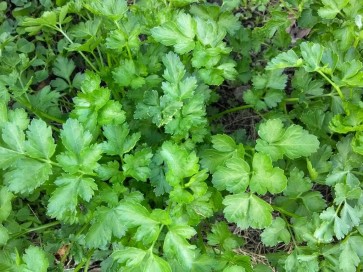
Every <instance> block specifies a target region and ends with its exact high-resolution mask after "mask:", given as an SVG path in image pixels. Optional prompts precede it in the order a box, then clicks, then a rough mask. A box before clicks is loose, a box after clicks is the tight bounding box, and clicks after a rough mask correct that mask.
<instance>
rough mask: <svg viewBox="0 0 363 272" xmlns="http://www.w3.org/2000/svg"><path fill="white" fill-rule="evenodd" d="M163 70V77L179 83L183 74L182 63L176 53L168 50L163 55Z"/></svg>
mask: <svg viewBox="0 0 363 272" xmlns="http://www.w3.org/2000/svg"><path fill="white" fill-rule="evenodd" d="M163 63H164V65H165V70H164V74H163V77H164V78H165V79H166V80H167V81H169V82H170V83H179V82H180V81H181V80H182V79H183V77H184V75H185V72H186V71H185V67H184V64H183V63H182V62H181V61H180V58H179V57H178V55H177V54H175V53H173V52H169V53H168V54H166V55H165V56H164V57H163Z"/></svg>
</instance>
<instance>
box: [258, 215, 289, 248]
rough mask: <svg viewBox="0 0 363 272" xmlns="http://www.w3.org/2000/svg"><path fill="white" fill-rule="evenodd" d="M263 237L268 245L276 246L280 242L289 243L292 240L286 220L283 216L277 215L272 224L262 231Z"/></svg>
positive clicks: (263, 240)
mask: <svg viewBox="0 0 363 272" xmlns="http://www.w3.org/2000/svg"><path fill="white" fill-rule="evenodd" d="M261 238H262V242H263V243H264V244H265V245H266V246H275V245H277V244H278V243H280V242H284V243H285V244H288V243H289V242H290V232H289V231H288V230H287V228H286V223H285V221H284V220H283V219H282V218H280V217H277V218H275V219H274V220H273V221H272V224H271V225H270V226H268V227H267V228H266V229H265V230H264V231H263V232H262V233H261Z"/></svg>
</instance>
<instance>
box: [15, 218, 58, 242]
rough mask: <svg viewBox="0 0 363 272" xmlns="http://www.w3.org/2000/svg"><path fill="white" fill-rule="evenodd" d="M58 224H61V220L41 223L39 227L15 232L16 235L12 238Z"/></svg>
mask: <svg viewBox="0 0 363 272" xmlns="http://www.w3.org/2000/svg"><path fill="white" fill-rule="evenodd" d="M57 225H60V222H58V221H54V222H50V223H48V224H44V225H41V226H39V227H35V228H31V229H27V230H25V231H22V232H18V233H15V234H14V235H12V236H10V239H16V238H18V237H20V236H23V235H25V234H28V233H30V232H35V231H40V230H44V229H48V228H51V227H54V226H57Z"/></svg>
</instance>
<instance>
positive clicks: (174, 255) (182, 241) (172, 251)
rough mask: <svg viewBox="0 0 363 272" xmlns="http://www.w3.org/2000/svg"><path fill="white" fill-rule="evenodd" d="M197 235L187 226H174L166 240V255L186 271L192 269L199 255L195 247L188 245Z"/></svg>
mask: <svg viewBox="0 0 363 272" xmlns="http://www.w3.org/2000/svg"><path fill="white" fill-rule="evenodd" d="M195 234H196V231H195V230H194V229H193V228H192V227H190V226H186V225H174V226H170V227H169V231H168V233H167V234H166V236H165V240H164V246H163V249H164V253H165V256H166V257H167V258H168V259H171V260H173V259H176V260H177V261H178V264H179V265H180V266H181V267H182V268H183V269H185V270H190V269H191V268H192V265H193V262H194V260H195V259H196V257H197V255H198V251H197V250H196V246H195V245H191V244H189V243H188V241H187V239H190V238H191V237H192V236H194V235H195Z"/></svg>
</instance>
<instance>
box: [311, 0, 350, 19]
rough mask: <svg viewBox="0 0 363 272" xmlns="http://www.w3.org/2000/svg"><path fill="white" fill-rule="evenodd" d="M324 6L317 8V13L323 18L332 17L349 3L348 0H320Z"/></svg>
mask: <svg viewBox="0 0 363 272" xmlns="http://www.w3.org/2000/svg"><path fill="white" fill-rule="evenodd" d="M322 3H323V5H324V7H322V8H319V10H318V14H319V16H320V17H321V18H323V19H334V18H335V16H337V14H338V13H340V11H341V10H342V9H343V8H344V7H345V6H346V5H347V4H348V3H349V0H322Z"/></svg>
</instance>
